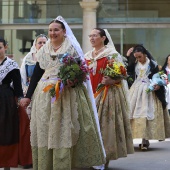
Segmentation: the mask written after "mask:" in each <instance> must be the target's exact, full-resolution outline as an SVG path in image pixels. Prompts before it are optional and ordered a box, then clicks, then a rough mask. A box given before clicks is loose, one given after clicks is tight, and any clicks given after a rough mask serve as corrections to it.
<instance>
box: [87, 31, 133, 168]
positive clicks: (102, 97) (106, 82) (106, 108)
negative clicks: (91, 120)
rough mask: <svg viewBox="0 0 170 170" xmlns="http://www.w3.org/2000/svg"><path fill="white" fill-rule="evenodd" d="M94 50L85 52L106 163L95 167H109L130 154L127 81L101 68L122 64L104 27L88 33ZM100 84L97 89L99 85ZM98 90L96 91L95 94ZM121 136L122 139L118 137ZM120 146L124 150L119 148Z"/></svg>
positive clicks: (131, 150)
mask: <svg viewBox="0 0 170 170" xmlns="http://www.w3.org/2000/svg"><path fill="white" fill-rule="evenodd" d="M89 39H90V42H91V44H92V47H93V50H91V51H89V52H87V53H86V54H85V59H86V62H87V64H88V67H89V69H90V70H91V72H90V79H91V83H92V87H93V92H94V94H95V97H96V96H97V97H96V105H97V111H98V116H99V122H100V128H101V134H102V139H103V143H104V148H105V152H106V161H107V162H106V164H105V166H102V165H101V166H94V167H93V168H94V169H103V168H108V165H109V161H110V160H115V159H118V158H121V157H126V156H127V154H130V153H133V152H134V148H133V140H132V134H131V128H130V120H129V111H130V110H129V105H128V99H127V92H126V90H125V89H128V88H127V86H125V83H126V82H123V80H121V79H118V80H114V79H112V78H110V77H109V76H103V75H102V74H101V71H100V70H101V69H105V68H106V66H107V63H108V62H112V60H113V56H114V61H118V62H121V63H122V64H123V60H122V56H121V55H120V54H119V53H118V52H117V51H116V49H115V46H114V44H113V41H112V39H111V36H110V34H109V32H108V31H107V30H103V29H101V28H95V29H93V30H92V31H91V33H90V35H89ZM101 83H102V84H103V87H102V88H101V86H100V90H99V91H98V89H99V88H98V85H100V84H101ZM96 91H97V93H96ZM120 139H121V140H120ZM122 148H123V149H122Z"/></svg>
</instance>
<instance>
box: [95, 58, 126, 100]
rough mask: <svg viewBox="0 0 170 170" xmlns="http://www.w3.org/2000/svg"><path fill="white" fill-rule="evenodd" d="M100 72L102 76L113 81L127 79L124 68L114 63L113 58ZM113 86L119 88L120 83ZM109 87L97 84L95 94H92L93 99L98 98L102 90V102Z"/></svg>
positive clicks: (119, 63)
mask: <svg viewBox="0 0 170 170" xmlns="http://www.w3.org/2000/svg"><path fill="white" fill-rule="evenodd" d="M100 72H101V74H103V75H104V76H109V77H111V78H112V79H113V80H119V79H126V78H127V71H126V68H125V66H124V65H123V63H121V62H117V61H115V60H114V58H111V59H110V60H108V63H107V65H106V68H105V69H101V70H100ZM115 86H118V87H119V86H120V83H118V84H115ZM109 87H110V86H106V85H104V84H99V85H98V87H97V90H96V93H95V94H94V97H95V98H96V97H97V96H98V94H99V93H100V92H101V91H102V90H104V96H103V100H104V99H105V97H106V94H107V91H108V88H109Z"/></svg>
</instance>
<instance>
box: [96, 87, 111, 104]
mask: <svg viewBox="0 0 170 170" xmlns="http://www.w3.org/2000/svg"><path fill="white" fill-rule="evenodd" d="M109 87H110V85H108V86H103V87H101V88H100V89H99V90H98V91H96V93H95V94H94V98H96V97H97V96H98V95H99V94H100V93H101V92H102V91H104V92H103V97H102V101H104V100H105V99H106V95H107V92H108V89H109Z"/></svg>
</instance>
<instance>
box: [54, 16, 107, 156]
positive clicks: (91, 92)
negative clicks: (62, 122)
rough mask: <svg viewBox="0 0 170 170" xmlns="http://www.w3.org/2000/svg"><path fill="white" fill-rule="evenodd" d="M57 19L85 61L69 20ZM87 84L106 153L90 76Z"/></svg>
mask: <svg viewBox="0 0 170 170" xmlns="http://www.w3.org/2000/svg"><path fill="white" fill-rule="evenodd" d="M55 20H57V21H60V22H62V23H63V24H64V26H65V29H66V36H67V37H68V39H69V40H70V42H71V44H72V45H73V47H74V48H75V49H76V51H77V53H78V54H79V56H80V57H81V59H82V60H83V61H85V59H84V53H83V51H82V49H81V47H80V44H79V42H78V41H77V39H76V37H75V36H74V34H73V32H72V30H71V28H70V27H69V25H68V24H67V22H66V21H65V20H64V19H63V17H62V16H58V17H57V18H56V19H55ZM85 86H86V87H87V91H88V94H89V97H90V100H91V103H92V107H93V111H94V115H95V120H96V124H97V128H98V133H99V137H100V141H101V145H102V148H103V153H104V154H105V150H104V146H103V142H102V137H101V132H100V126H99V120H98V114H97V109H96V103H95V99H94V96H93V91H92V86H91V82H90V77H89V80H87V81H86V83H85ZM105 155H106V154H105Z"/></svg>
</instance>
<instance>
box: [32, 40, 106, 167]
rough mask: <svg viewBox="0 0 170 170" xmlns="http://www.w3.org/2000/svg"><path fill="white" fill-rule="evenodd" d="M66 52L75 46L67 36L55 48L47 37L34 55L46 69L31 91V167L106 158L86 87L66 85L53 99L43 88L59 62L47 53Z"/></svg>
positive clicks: (98, 161) (53, 79)
mask: <svg viewBox="0 0 170 170" xmlns="http://www.w3.org/2000/svg"><path fill="white" fill-rule="evenodd" d="M66 52H67V53H69V54H71V55H72V56H75V55H76V52H75V49H74V48H73V46H72V45H71V44H70V42H69V41H68V39H67V38H66V39H65V41H64V43H63V44H62V47H61V48H60V50H58V51H57V52H54V51H53V49H52V48H51V46H50V42H49V41H48V42H47V43H46V45H44V46H43V47H42V48H41V49H40V50H39V52H38V53H37V59H38V62H39V65H40V68H41V69H44V70H45V72H44V74H43V76H42V78H41V80H40V81H39V82H38V85H37V87H36V89H35V92H34V97H33V106H32V113H31V114H32V115H31V145H32V148H33V161H34V170H71V168H72V167H79V168H80V167H91V166H93V165H101V164H103V163H104V162H105V159H104V153H103V150H102V145H101V140H100V138H99V132H98V129H97V126H96V120H95V116H94V113H93V109H92V106H91V101H90V99H89V96H88V93H87V89H86V87H85V86H84V85H83V84H82V85H80V86H77V87H75V88H71V87H70V88H65V89H64V91H63V92H62V93H61V94H60V97H59V99H58V100H57V101H55V102H54V103H52V102H51V96H50V94H49V92H43V89H44V88H45V87H46V86H48V85H49V84H55V83H56V81H57V74H58V72H59V68H60V66H61V63H60V62H59V59H58V58H56V59H55V60H53V59H52V58H51V57H50V55H58V54H64V53H66Z"/></svg>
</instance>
